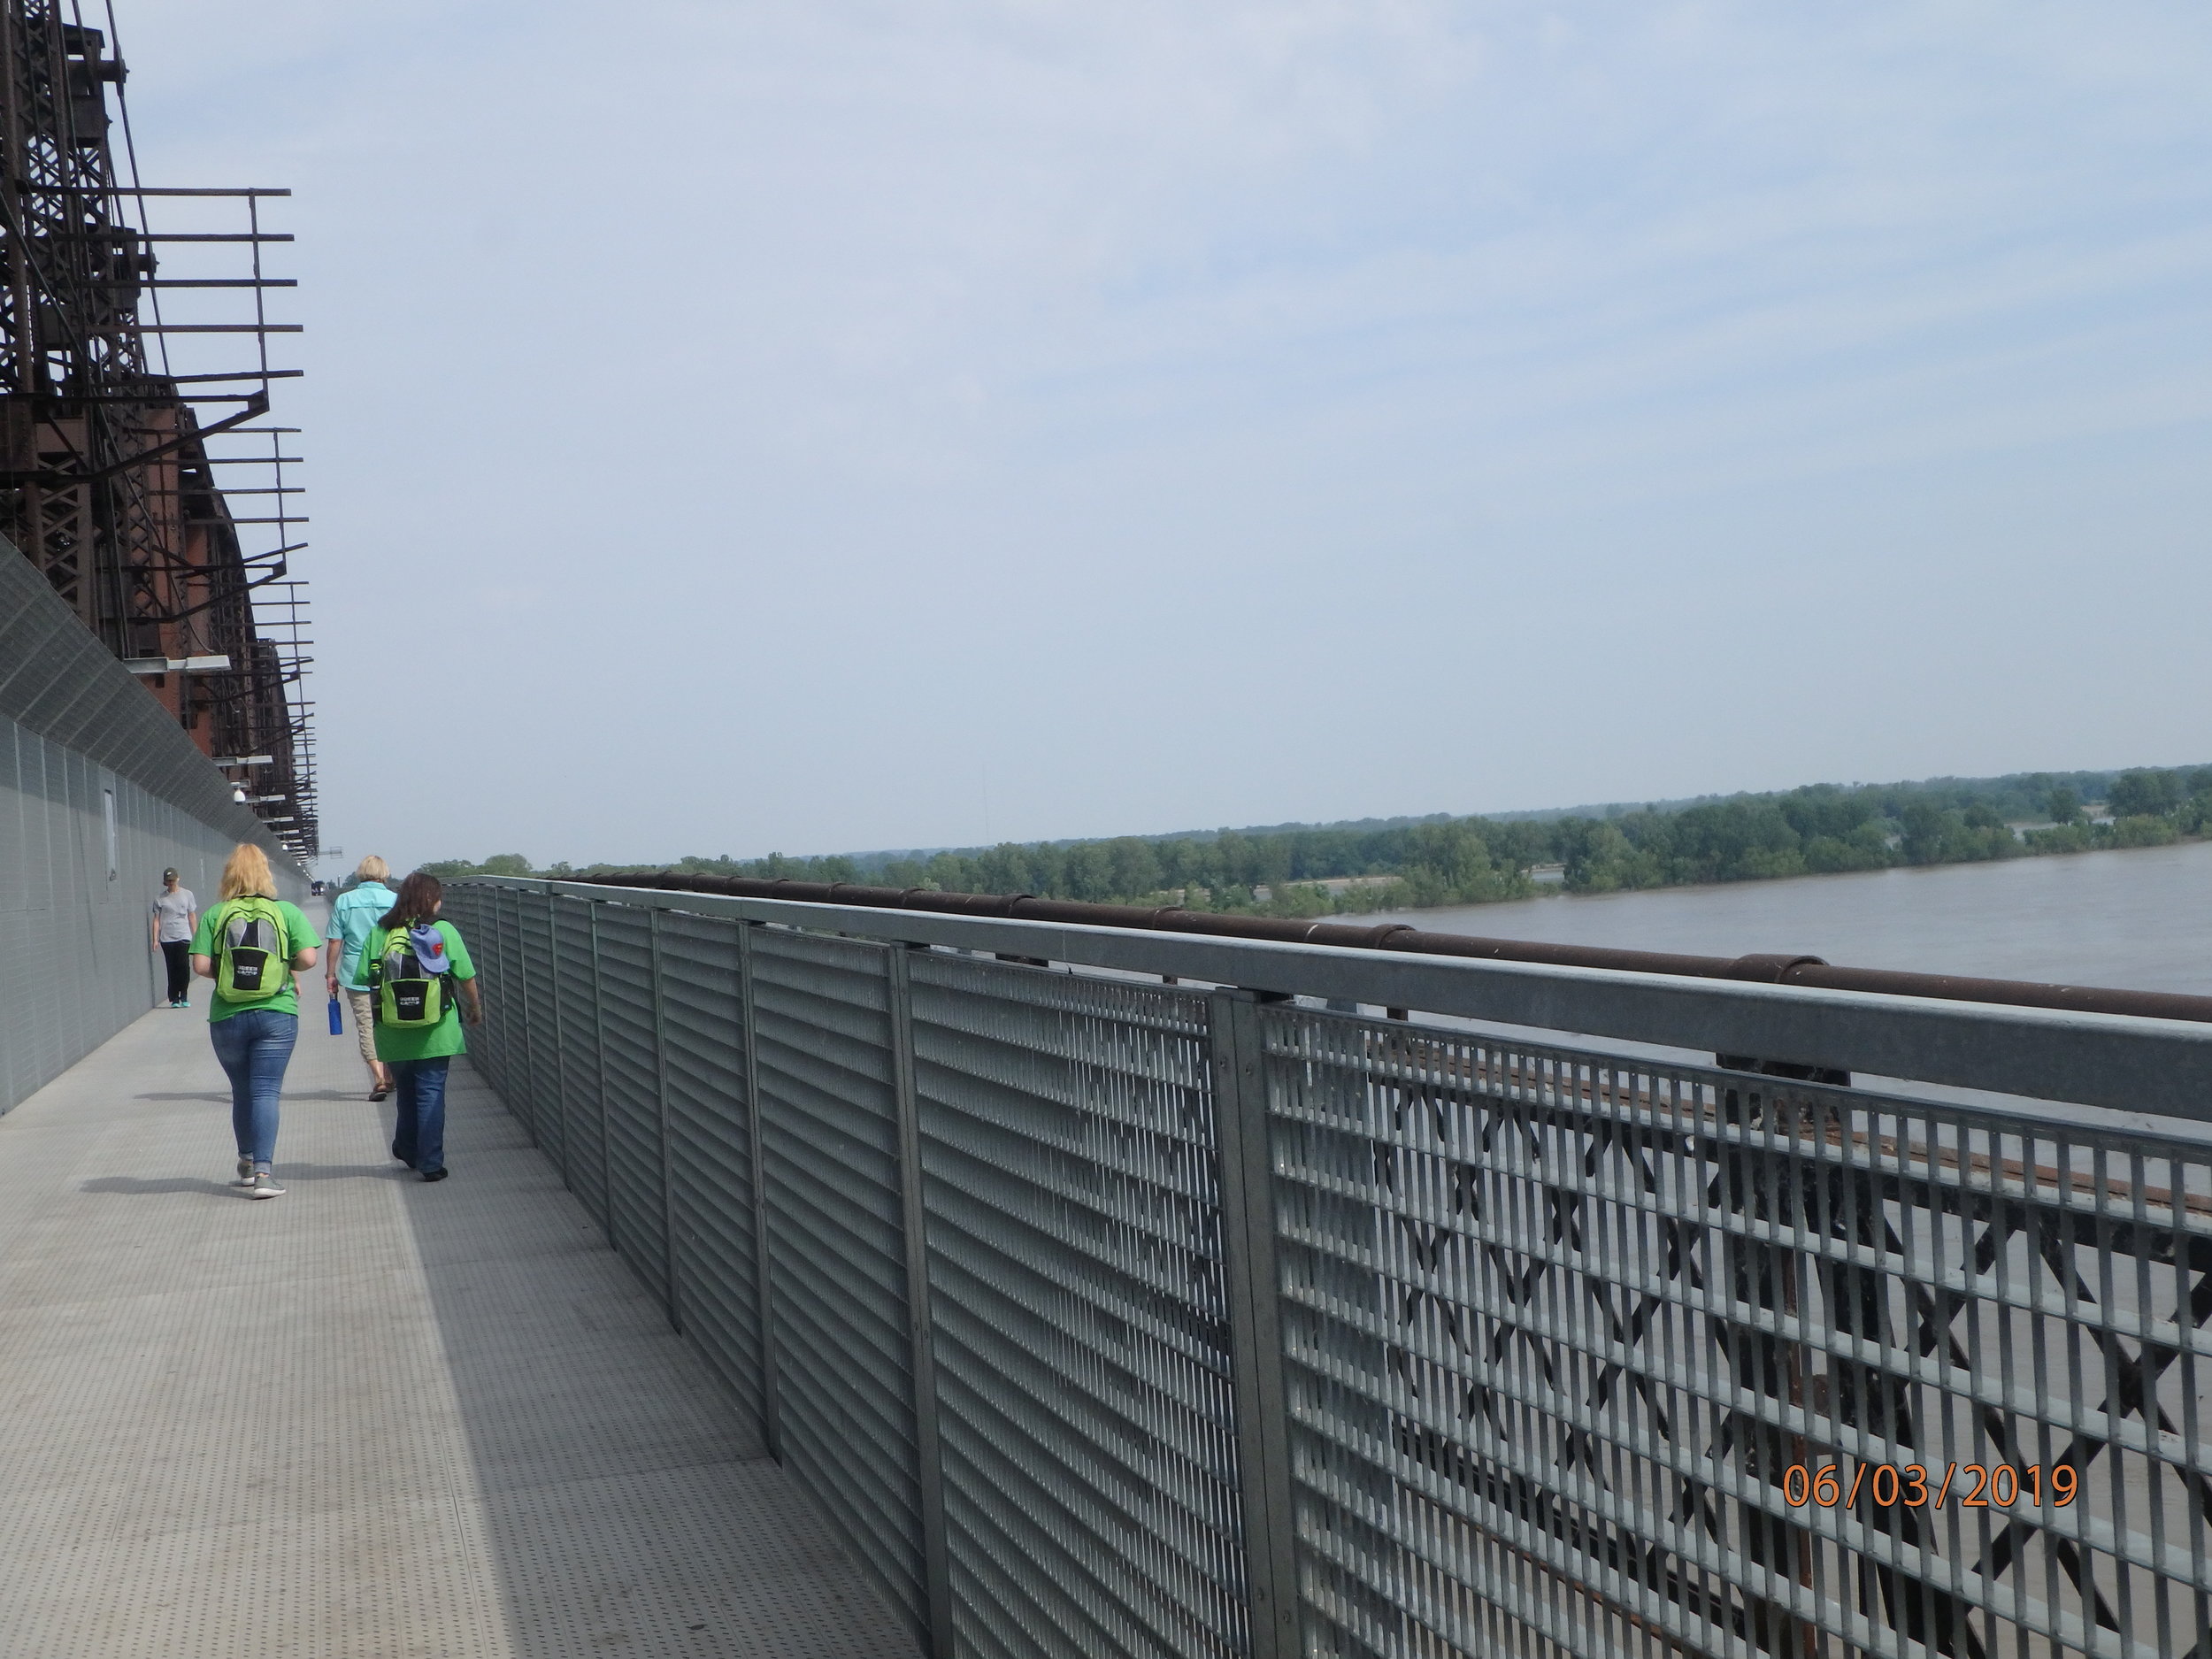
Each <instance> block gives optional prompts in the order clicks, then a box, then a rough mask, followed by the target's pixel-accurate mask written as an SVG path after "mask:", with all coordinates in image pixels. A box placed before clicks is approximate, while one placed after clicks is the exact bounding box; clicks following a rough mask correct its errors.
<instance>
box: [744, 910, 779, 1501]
mask: <svg viewBox="0 0 2212 1659" xmlns="http://www.w3.org/2000/svg"><path fill="white" fill-rule="evenodd" d="M761 926H765V924H764V923H761V922H740V923H739V924H738V925H737V1024H738V1035H739V1037H740V1038H741V1040H742V1041H743V1042H744V1045H745V1138H746V1141H747V1148H746V1150H747V1152H748V1154H749V1156H750V1158H751V1162H752V1166H753V1292H754V1297H755V1302H756V1310H755V1311H756V1312H757V1315H758V1317H759V1319H760V1416H761V1424H760V1438H761V1442H762V1443H763V1444H764V1445H765V1446H766V1447H767V1448H768V1455H770V1456H771V1457H772V1458H774V1459H775V1460H776V1461H777V1462H778V1463H781V1462H783V1416H782V1410H781V1408H780V1406H779V1404H778V1403H777V1392H776V1298H775V1294H774V1286H772V1285H771V1284H770V1283H769V1278H768V1274H769V1268H768V1262H769V1255H768V1170H767V1165H766V1164H765V1163H764V1154H763V1145H764V1137H763V1136H762V1134H761V1129H760V1118H761V1111H762V1106H761V1099H760V1066H759V1064H758V1060H757V1048H758V1040H759V1032H760V1024H759V1022H758V1021H757V1019H755V1018H753V930H754V929H755V928H757V927H761Z"/></svg>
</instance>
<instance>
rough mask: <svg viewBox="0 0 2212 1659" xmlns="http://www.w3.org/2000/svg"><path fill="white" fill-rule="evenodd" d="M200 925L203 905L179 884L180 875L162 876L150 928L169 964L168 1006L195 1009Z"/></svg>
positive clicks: (174, 873)
mask: <svg viewBox="0 0 2212 1659" xmlns="http://www.w3.org/2000/svg"><path fill="white" fill-rule="evenodd" d="M199 925H200V902H199V900H197V899H196V898H194V897H193V896H192V889H191V888H190V887H182V886H180V885H179V884H178V881H177V872H175V871H173V870H165V871H163V872H161V896H160V897H158V898H157V899H156V900H155V901H154V913H153V918H152V920H151V921H150V922H149V923H148V924H147V926H149V927H150V929H151V931H152V933H153V940H154V943H155V944H156V945H157V946H158V947H159V948H160V949H161V954H162V955H163V956H165V957H166V958H167V959H168V964H169V1006H170V1007H172V1008H189V1007H191V1006H192V995H191V994H192V935H193V933H194V932H195V931H196V929H197V928H198V927H199Z"/></svg>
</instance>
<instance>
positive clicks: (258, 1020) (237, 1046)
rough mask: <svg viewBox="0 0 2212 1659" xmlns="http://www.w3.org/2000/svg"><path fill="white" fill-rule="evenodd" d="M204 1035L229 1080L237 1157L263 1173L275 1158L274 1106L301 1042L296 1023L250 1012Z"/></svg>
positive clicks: (292, 1017) (265, 1011)
mask: <svg viewBox="0 0 2212 1659" xmlns="http://www.w3.org/2000/svg"><path fill="white" fill-rule="evenodd" d="M207 1035H208V1041H211V1042H212V1043H213V1044H214V1045H215V1057H216V1058H217V1059H218V1060H220V1061H221V1062H222V1063H223V1070H224V1071H226V1072H227V1073H228V1074H229V1077H230V1126H231V1128H232V1130H233V1131H234V1132H235V1133H236V1134H237V1137H238V1156H240V1157H242V1158H251V1159H252V1160H253V1166H254V1168H255V1169H256V1170H266V1169H267V1168H268V1167H269V1165H270V1164H271V1163H272V1162H273V1161H274V1159H275V1157H276V1138H277V1100H278V1097H279V1096H280V1095H281V1094H283V1093H284V1068H285V1067H286V1066H287V1065H288V1064H291V1061H292V1048H293V1045H294V1044H296V1042H298V1041H299V1038H300V1018H299V1016H298V1015H297V1014H280V1013H278V1012H277V1011H276V1010H274V1009H273V1008H250V1009H247V1010H245V1011H244V1012H243V1013H239V1014H233V1015H232V1016H231V1017H230V1018H228V1019H219V1020H217V1021H215V1022H214V1023H213V1024H212V1025H210V1026H209V1027H208V1028H207Z"/></svg>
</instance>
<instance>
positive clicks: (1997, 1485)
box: [1782, 1463, 2081, 1509]
mask: <svg viewBox="0 0 2212 1659" xmlns="http://www.w3.org/2000/svg"><path fill="white" fill-rule="evenodd" d="M2080 1489H2081V1474H2080V1471H2078V1470H2077V1469H2075V1467H2074V1466H2073V1465H2072V1464H2071V1463H2054V1464H2052V1465H2051V1466H2050V1468H2048V1469H2045V1468H2044V1466H2043V1465H2042V1464H2040V1463H2020V1464H2013V1463H1945V1464H1942V1465H1939V1466H1938V1467H1937V1468H1935V1469H1930V1468H1928V1467H1927V1466H1926V1465H1925V1464H1922V1463H1860V1464H1857V1465H1856V1466H1855V1467H1854V1468H1852V1469H1851V1470H1849V1471H1845V1469H1844V1468H1843V1466H1842V1465H1841V1464H1838V1463H1828V1464H1824V1465H1820V1466H1810V1465H1808V1464H1805V1463H1792V1464H1791V1465H1790V1466H1789V1467H1788V1468H1787V1469H1786V1470H1785V1471H1783V1472H1782V1500H1783V1502H1786V1503H1788V1504H1790V1505H1792V1506H1793V1507H1794V1508H1797V1509H1803V1508H1804V1507H1805V1506H1806V1505H1808V1504H1812V1505H1816V1506H1817V1507H1818V1508H1821V1509H1856V1508H1857V1507H1858V1505H1859V1503H1860V1502H1861V1500H1862V1498H1865V1499H1867V1500H1870V1501H1871V1502H1872V1503H1873V1504H1874V1506H1875V1507H1876V1508H1877V1509H1941V1508H1943V1507H1944V1505H1945V1504H1946V1503H1949V1504H1952V1505H1954V1506H1955V1507H1956V1508H1959V1509H2011V1508H2012V1507H2014V1506H2015V1505H2016V1504H2022V1503H2024V1504H2027V1505H2029V1506H2031V1507H2040V1506H2042V1505H2044V1504H2048V1505H2050V1506H2051V1507H2052V1508H2054V1509H2062V1508H2064V1507H2065V1506H2066V1505H2067V1504H2070V1503H2071V1502H2073V1501H2074V1497H2075V1494H2077V1493H2078V1492H2079V1491H2080Z"/></svg>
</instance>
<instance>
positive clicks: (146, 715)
mask: <svg viewBox="0 0 2212 1659" xmlns="http://www.w3.org/2000/svg"><path fill="white" fill-rule="evenodd" d="M232 795H233V790H232V787H231V785H230V784H229V783H228V782H227V780H225V779H224V777H223V774H222V773H221V772H219V771H218V770H217V769H216V768H215V767H214V766H213V765H212V764H210V763H209V761H208V758H207V757H206V756H204V755H203V754H201V753H200V752H199V750H198V749H196V748H194V747H193V744H192V740H191V739H190V738H189V737H188V736H187V735H186V734H185V733H184V731H183V730H182V729H181V728H180V726H178V725H177V724H176V722H175V720H174V719H173V718H171V717H170V716H169V715H168V714H167V713H166V712H165V710H163V709H162V707H161V706H160V704H158V703H156V702H155V701H154V699H153V698H152V697H150V696H149V695H147V694H146V690H145V688H144V687H142V686H141V685H140V684H139V683H138V682H137V681H136V680H135V679H134V678H133V676H132V675H131V673H130V672H129V671H127V669H125V668H124V666H123V665H122V664H120V663H119V662H117V661H116V660H115V658H114V657H111V656H110V655H109V654H108V651H107V649H106V648H105V647H104V646H103V645H102V644H101V643H100V641H98V640H97V639H96V638H95V637H94V636H93V635H92V634H91V633H89V632H88V630H87V629H86V628H85V626H83V624H82V623H81V622H79V621H78V619H77V616H76V613H75V612H74V611H72V610H71V609H70V608H69V607H68V606H67V605H65V604H64V603H62V601H61V600H60V599H59V598H58V597H57V596H56V595H55V594H54V591H53V589H52V588H50V587H49V586H48V585H47V581H46V579H45V578H44V577H43V576H42V575H41V574H39V572H37V571H35V570H34V569H32V568H31V566H30V565H29V563H28V562H27V561H26V560H25V559H24V558H23V557H22V556H21V555H19V554H18V553H17V552H16V551H15V550H14V549H13V548H12V547H10V546H9V545H8V544H7V543H6V542H5V541H0V1111H5V1110H8V1109H9V1108H10V1107H12V1106H14V1105H15V1104H17V1103H18V1102H20V1101H21V1100H23V1099H24V1098H25V1097H27V1095H29V1094H31V1093H32V1092H33V1091H34V1090H35V1089H37V1088H39V1087H41V1086H42V1085H43V1084H45V1083H47V1082H48V1081H50V1079H53V1078H56V1077H58V1076H59V1075H60V1074H61V1073H62V1072H63V1071H65V1070H67V1069H68V1068H69V1067H70V1066H71V1065H73V1064H75V1063H76V1062H77V1061H78V1060H80V1059H81V1058H83V1057H84V1056H86V1055H88V1054H89V1053H91V1051H92V1050H93V1049H95V1048H98V1047H99V1046H100V1044H102V1043H103V1042H105V1041H107V1040H108V1039H109V1038H110V1037H111V1036H113V1035H114V1034H115V1033H117V1032H119V1031H120V1030H121V1029H122V1028H123V1027H124V1026H125V1025H128V1024H129V1023H130V1022H131V1021H132V1020H134V1019H136V1018H138V1017H139V1016H140V1015H142V1014H143V1013H145V1012H146V1010H148V1009H149V1008H150V1007H151V1006H153V1004H154V1002H155V1001H156V1000H157V988H165V987H163V986H162V979H161V977H160V962H161V958H160V955H159V953H158V952H157V951H156V950H155V949H153V946H152V944H151V942H150V940H149V937H148V927H147V924H148V920H149V912H150V908H151V906H152V904H153V901H154V896H155V895H156V894H157V893H159V892H160V891H161V872H162V871H163V869H164V868H165V867H173V868H174V869H176V871H177V872H179V874H180V876H181V877H182V879H183V882H184V885H185V886H187V887H190V888H192V889H193V891H194V893H195V894H196V895H197V896H198V897H199V898H200V899H201V901H202V902H203V903H212V902H214V898H215V879H216V877H217V876H218V875H219V872H221V870H222V867H223V860H224V859H225V858H226V857H227V856H228V855H229V852H230V849H232V847H234V845H236V844H237V842H238V841H242V840H252V841H258V842H259V843H260V844H261V845H263V846H264V847H265V848H266V849H268V850H269V852H270V854H271V858H272V863H273V864H274V865H275V866H276V869H277V871H278V876H279V879H280V881H281V882H282V883H283V884H284V890H285V894H286V896H287V897H303V896H304V895H305V891H306V885H307V884H306V882H305V880H304V879H303V878H302V876H301V872H300V870H299V866H298V865H297V864H296V863H294V862H292V861H291V860H289V859H288V858H287V857H286V856H285V855H284V853H283V851H282V849H281V848H280V846H279V844H278V842H277V841H276V839H275V838H274V837H273V835H272V834H271V833H269V832H268V831H267V830H265V829H264V828H263V827H262V826H260V824H259V823H258V821H257V819H256V818H254V815H253V813H252V811H251V810H250V809H249V808H247V807H245V806H242V805H240V804H238V803H236V802H234V800H233V799H232V798H231V797H232Z"/></svg>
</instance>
